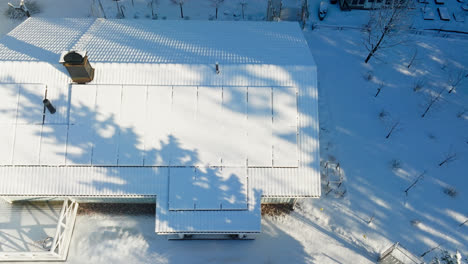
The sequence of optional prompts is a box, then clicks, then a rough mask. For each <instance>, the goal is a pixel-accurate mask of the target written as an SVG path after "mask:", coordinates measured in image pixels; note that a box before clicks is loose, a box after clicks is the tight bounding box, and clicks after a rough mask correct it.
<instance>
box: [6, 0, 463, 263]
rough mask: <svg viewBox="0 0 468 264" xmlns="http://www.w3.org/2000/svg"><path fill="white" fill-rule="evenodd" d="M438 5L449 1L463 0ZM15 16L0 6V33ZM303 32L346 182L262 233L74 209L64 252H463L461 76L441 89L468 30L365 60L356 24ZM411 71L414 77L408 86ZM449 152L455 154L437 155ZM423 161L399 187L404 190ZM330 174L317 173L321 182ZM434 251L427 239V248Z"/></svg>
mask: <svg viewBox="0 0 468 264" xmlns="http://www.w3.org/2000/svg"><path fill="white" fill-rule="evenodd" d="M5 2H7V1H5V0H0V8H4V6H5V5H6V4H5ZM90 2H91V1H71V0H67V1H57V0H44V1H41V5H42V6H43V8H42V10H43V12H42V13H40V14H38V16H78V17H86V16H89V15H90V14H91V11H90V8H89V6H90V5H89V3H90ZM102 2H103V5H104V10H105V13H106V16H108V17H111V18H112V17H115V15H116V14H117V12H116V10H117V9H116V6H115V2H113V1H110V0H109V1H107V0H102ZM160 2H161V4H160V5H159V7H158V11H157V14H158V17H159V19H164V17H165V19H180V18H179V16H180V13H179V9H178V8H177V6H174V5H173V4H171V3H169V1H163V0H161V1H160ZM265 2H266V1H260V0H255V1H251V2H249V5H248V6H247V8H246V12H245V13H246V14H245V16H246V19H250V20H262V19H263V17H264V14H265V9H266V4H265ZM121 3H122V4H123V5H125V6H126V9H125V11H124V12H125V14H126V17H127V18H128V17H130V18H132V17H138V18H141V19H148V18H147V17H148V15H149V14H150V11H149V9H148V8H147V7H146V4H145V2H144V1H141V0H135V5H136V7H135V8H133V7H132V6H131V1H129V0H125V1H122V2H121ZM431 5H432V3H431ZM446 5H448V6H449V7H451V8H452V7H453V8H457V6H458V5H459V3H458V2H456V1H450V2H448V1H447V3H446ZM311 8H314V7H313V4H311ZM225 11H226V12H225ZM219 12H220V13H219V14H220V15H219V19H223V20H236V19H240V14H241V9H240V5H239V2H238V1H226V4H225V5H223V7H222V8H221V10H220V11H219ZM435 12H436V11H435ZM225 13H226V15H225ZM184 14H185V16H188V17H189V19H212V18H213V15H214V8H212V7H211V6H210V4H209V3H208V1H195V0H193V1H186V4H185V6H184ZM311 14H312V16H311V17H312V18H311V21H309V25H310V24H311V23H313V22H316V21H315V20H316V19H315V17H314V16H315V11H311ZM418 15H420V14H416V15H415V23H414V25H415V26H416V27H417V28H419V29H424V28H434V27H436V26H439V25H440V24H442V25H444V28H449V29H457V30H464V31H468V25H467V22H466V21H465V22H456V21H453V20H452V21H449V22H441V21H429V22H427V21H423V20H422V19H421V17H418ZM366 19H367V11H351V12H341V11H339V9H338V8H337V7H331V8H330V12H329V15H328V17H327V18H326V19H325V21H324V22H321V23H322V24H332V25H352V26H361V25H363V24H365V23H366ZM17 23H18V22H11V21H9V20H7V19H5V18H4V17H3V16H0V34H2V33H6V32H7V31H8V30H9V29H11V27H12V26H14V25H15V24H17ZM304 34H305V36H306V39H307V41H308V42H309V46H310V49H311V52H312V54H313V55H314V57H315V60H316V62H317V65H318V76H319V104H320V106H319V107H320V109H319V113H320V128H321V138H320V144H321V158H322V160H323V162H324V163H325V162H327V161H329V162H333V163H334V164H337V163H339V164H340V168H341V170H342V172H343V176H344V182H343V184H342V185H341V186H340V187H339V188H338V187H337V186H336V185H333V184H331V185H330V186H331V187H332V189H331V191H330V193H329V194H328V195H325V194H326V193H327V192H328V190H329V189H328V188H327V187H326V186H324V189H323V193H324V196H323V197H322V198H321V199H319V200H305V201H303V202H302V203H301V206H300V208H299V209H297V210H296V211H295V212H293V213H292V214H291V215H289V216H286V217H283V218H278V219H272V218H268V217H266V218H264V219H263V220H262V227H263V233H262V234H261V235H260V236H259V237H258V239H257V240H255V241H167V240H166V239H165V238H164V237H159V236H156V235H155V234H154V217H153V216H144V215H140V216H116V215H80V216H79V217H78V219H77V225H76V229H75V233H74V237H73V241H72V244H71V248H70V254H69V262H70V263H82V261H83V259H86V260H89V262H90V263H108V262H114V263H147V262H151V263H186V262H187V259H190V261H191V263H286V262H287V263H375V260H376V259H377V257H378V254H379V253H381V252H382V251H383V250H385V249H386V248H387V247H389V246H390V245H391V244H393V243H394V242H397V241H399V242H401V243H402V245H404V246H405V247H407V248H408V249H409V250H410V251H412V252H413V253H415V254H418V255H420V254H422V253H423V252H425V251H427V250H429V249H431V248H433V247H437V246H439V247H440V248H443V249H448V250H450V251H452V252H453V251H455V250H457V249H458V250H460V251H461V252H462V255H463V256H464V257H465V258H466V256H468V224H465V225H462V226H460V224H461V223H462V222H464V221H465V220H467V219H468V207H467V206H466V202H467V201H468V193H467V192H466V186H467V184H468V178H467V177H466V176H467V174H466V171H467V169H468V166H467V164H468V136H467V135H468V103H467V102H468V80H465V81H464V82H462V83H461V84H460V86H459V87H458V88H457V89H456V91H455V92H453V93H450V94H449V93H448V92H447V90H448V89H449V87H448V86H447V84H448V80H449V79H450V78H451V77H453V76H454V75H455V74H456V73H458V72H459V71H460V70H461V69H462V68H465V69H466V68H467V67H468V40H467V39H466V37H448V38H441V37H439V36H437V35H435V36H420V35H408V37H409V38H410V41H408V42H407V44H406V45H403V46H399V47H396V48H394V49H392V50H387V51H385V52H384V53H381V55H380V56H378V57H376V58H373V59H372V60H371V61H370V63H369V64H364V63H363V60H364V58H365V55H366V52H365V50H364V48H363V45H362V33H361V32H360V31H358V30H341V31H340V30H333V29H325V28H319V29H316V30H313V31H312V30H311V29H310V26H308V27H307V28H306V30H305V32H304ZM415 50H417V55H416V59H415V60H414V63H413V65H412V66H411V67H410V68H409V69H408V68H407V65H408V62H409V61H410V59H411V57H412V56H413V54H414V52H415ZM369 76H371V77H369ZM418 82H419V83H421V84H422V85H421V87H420V89H419V90H418V91H414V88H415V84H416V83H418ZM381 84H383V86H382V90H381V92H380V93H379V95H378V96H377V97H375V94H376V93H377V89H378V88H379V86H380V85H381ZM440 91H442V93H441V95H442V99H440V100H439V101H438V102H436V103H435V104H434V106H433V107H432V108H431V109H430V110H429V112H428V113H427V115H426V116H425V117H424V118H421V115H422V113H423V112H424V110H425V108H426V106H427V103H428V100H429V99H430V98H431V96H432V95H436V94H437V93H439V92H440ZM463 111H465V112H464V113H463ZM396 123H398V125H397V126H396V129H395V130H394V132H393V133H392V134H391V136H390V137H389V138H388V139H386V138H385V136H386V135H387V134H388V132H389V131H390V130H391V127H392V126H393V125H394V124H396ZM453 154H455V159H454V160H453V161H449V162H447V163H444V164H443V165H442V166H439V164H440V163H441V162H442V161H443V160H444V159H445V158H446V157H447V156H450V155H453ZM424 171H425V172H426V173H425V174H424V177H423V178H421V179H420V181H419V182H418V183H417V184H416V185H415V186H414V187H413V188H412V189H410V191H409V192H408V195H407V196H406V195H405V193H404V190H405V189H406V188H407V187H409V186H410V185H411V184H412V183H413V181H414V180H416V179H417V177H418V176H419V175H420V174H421V173H423V172H424ZM330 177H331V176H328V177H326V176H324V177H323V182H324V183H326V182H327V181H328V180H329V178H330ZM344 190H346V193H345V194H344V195H343V197H339V196H340V194H342V193H343V192H344ZM447 190H452V191H455V192H456V195H454V196H450V195H448V194H447V193H450V192H448V191H447ZM452 193H453V192H452ZM371 219H372V221H371V223H370V224H368V221H369V220H371ZM439 252H440V251H439V250H438V249H437V250H434V251H432V252H431V253H429V254H427V255H426V256H425V260H426V261H430V260H431V259H432V257H433V256H434V254H436V253H439Z"/></svg>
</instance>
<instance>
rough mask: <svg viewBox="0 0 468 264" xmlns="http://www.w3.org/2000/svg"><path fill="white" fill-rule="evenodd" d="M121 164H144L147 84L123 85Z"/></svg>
mask: <svg viewBox="0 0 468 264" xmlns="http://www.w3.org/2000/svg"><path fill="white" fill-rule="evenodd" d="M119 124H120V134H119V143H118V145H119V165H132V166H142V165H143V158H144V149H145V146H144V135H145V126H146V86H136V85H135V86H131V85H130V86H123V87H122V105H121V114H120V120H119Z"/></svg>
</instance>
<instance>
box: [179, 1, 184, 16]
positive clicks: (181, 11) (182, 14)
mask: <svg viewBox="0 0 468 264" xmlns="http://www.w3.org/2000/svg"><path fill="white" fill-rule="evenodd" d="M179 6H180V17H181V18H184V10H183V9H182V3H179Z"/></svg>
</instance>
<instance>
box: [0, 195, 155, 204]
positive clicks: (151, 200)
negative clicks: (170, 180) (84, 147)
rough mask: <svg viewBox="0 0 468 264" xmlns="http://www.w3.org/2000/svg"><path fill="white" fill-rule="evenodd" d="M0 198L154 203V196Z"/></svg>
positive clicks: (14, 200)
mask: <svg viewBox="0 0 468 264" xmlns="http://www.w3.org/2000/svg"><path fill="white" fill-rule="evenodd" d="M0 198H1V199H3V200H5V201H7V202H9V203H14V202H43V201H63V199H65V198H71V199H72V200H74V201H77V202H79V203H156V196H76V197H65V196H0Z"/></svg>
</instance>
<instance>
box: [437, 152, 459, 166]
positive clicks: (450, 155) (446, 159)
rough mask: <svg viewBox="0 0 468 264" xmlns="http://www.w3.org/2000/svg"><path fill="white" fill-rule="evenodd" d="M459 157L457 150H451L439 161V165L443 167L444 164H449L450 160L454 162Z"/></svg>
mask: <svg viewBox="0 0 468 264" xmlns="http://www.w3.org/2000/svg"><path fill="white" fill-rule="evenodd" d="M456 159H457V153H455V152H450V153H448V154H447V155H445V157H444V160H443V161H441V162H440V163H439V167H441V166H442V165H444V164H447V163H449V162H452V161H454V160H456Z"/></svg>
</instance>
